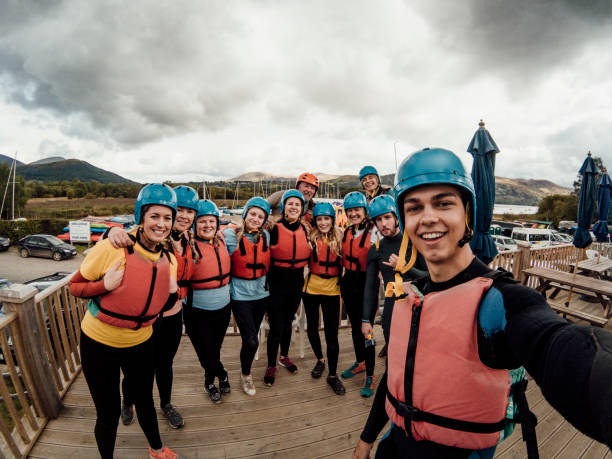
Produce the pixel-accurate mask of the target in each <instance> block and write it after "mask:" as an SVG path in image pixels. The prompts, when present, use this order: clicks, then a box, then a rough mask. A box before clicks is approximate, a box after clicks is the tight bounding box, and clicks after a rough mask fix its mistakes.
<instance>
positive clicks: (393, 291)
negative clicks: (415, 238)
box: [385, 230, 417, 298]
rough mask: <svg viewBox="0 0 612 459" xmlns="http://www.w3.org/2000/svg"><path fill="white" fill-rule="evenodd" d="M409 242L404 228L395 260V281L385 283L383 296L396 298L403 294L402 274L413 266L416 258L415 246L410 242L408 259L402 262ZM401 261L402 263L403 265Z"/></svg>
mask: <svg viewBox="0 0 612 459" xmlns="http://www.w3.org/2000/svg"><path fill="white" fill-rule="evenodd" d="M409 244H410V238H409V237H408V233H407V232H406V230H404V235H403V237H402V244H401V245H400V250H399V255H398V257H399V259H398V260H397V266H396V267H395V282H393V283H392V282H389V283H388V284H387V287H386V289H385V296H389V297H390V296H393V295H395V297H396V298H399V297H400V296H401V295H403V294H404V280H403V279H402V274H406V272H408V271H409V270H410V269H411V268H412V267H413V266H414V264H415V263H416V259H417V251H416V248H415V247H414V244H410V245H412V252H411V253H410V260H408V263H404V260H405V259H406V252H408V245H409ZM402 263H404V264H403V266H402ZM390 286H391V287H390Z"/></svg>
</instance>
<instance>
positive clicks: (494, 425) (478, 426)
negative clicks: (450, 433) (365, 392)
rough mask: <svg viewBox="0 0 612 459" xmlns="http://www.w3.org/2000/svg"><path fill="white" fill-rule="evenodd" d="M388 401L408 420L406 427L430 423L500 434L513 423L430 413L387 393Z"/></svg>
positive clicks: (463, 430)
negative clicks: (415, 423) (412, 424)
mask: <svg viewBox="0 0 612 459" xmlns="http://www.w3.org/2000/svg"><path fill="white" fill-rule="evenodd" d="M387 399H388V400H389V402H390V403H391V405H392V406H393V408H395V411H396V412H397V414H399V415H400V416H402V417H403V418H404V419H405V420H406V425H410V424H409V422H428V423H429V424H434V425H437V426H440V427H445V428H447V429H453V430H460V431H462V432H474V433H482V434H489V433H495V432H499V431H500V430H502V429H503V428H504V427H506V426H507V425H508V424H509V423H510V422H512V420H511V419H502V420H501V421H498V422H473V421H463V420H460V419H453V418H447V417H445V416H439V415H437V414H433V413H428V412H427V411H422V410H420V409H418V408H416V407H414V406H410V405H406V404H405V403H403V402H400V401H399V400H397V399H396V398H395V397H393V395H391V394H390V393H389V392H387Z"/></svg>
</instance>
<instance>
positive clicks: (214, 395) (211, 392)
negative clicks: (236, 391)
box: [204, 384, 221, 403]
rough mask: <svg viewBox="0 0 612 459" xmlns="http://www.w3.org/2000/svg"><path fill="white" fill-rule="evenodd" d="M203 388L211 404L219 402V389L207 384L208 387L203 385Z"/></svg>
mask: <svg viewBox="0 0 612 459" xmlns="http://www.w3.org/2000/svg"><path fill="white" fill-rule="evenodd" d="M204 387H205V389H206V393H207V394H208V396H209V397H210V401H211V402H213V403H220V402H221V392H219V389H217V386H215V385H214V384H209V385H208V386H206V385H205V386H204Z"/></svg>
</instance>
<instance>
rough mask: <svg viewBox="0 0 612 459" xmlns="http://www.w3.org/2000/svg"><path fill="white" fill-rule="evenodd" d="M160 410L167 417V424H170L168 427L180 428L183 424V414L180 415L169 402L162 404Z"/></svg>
mask: <svg viewBox="0 0 612 459" xmlns="http://www.w3.org/2000/svg"><path fill="white" fill-rule="evenodd" d="M162 411H163V413H164V416H166V418H168V424H170V427H172V428H173V429H180V428H181V427H183V426H184V425H185V421H183V416H181V413H179V412H178V411H176V408H174V407H173V406H172V405H171V404H170V403H168V404H167V405H166V406H163V407H162Z"/></svg>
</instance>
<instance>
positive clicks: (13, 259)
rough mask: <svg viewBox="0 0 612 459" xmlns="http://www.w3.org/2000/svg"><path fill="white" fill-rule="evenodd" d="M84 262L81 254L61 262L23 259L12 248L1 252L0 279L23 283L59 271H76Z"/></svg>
mask: <svg viewBox="0 0 612 459" xmlns="http://www.w3.org/2000/svg"><path fill="white" fill-rule="evenodd" d="M82 261H83V255H79V254H77V256H76V257H73V258H68V259H66V260H61V261H55V260H51V259H50V258H35V257H29V258H21V257H20V256H19V253H17V249H16V247H15V246H12V247H11V248H10V249H9V250H8V251H7V252H0V278H6V279H8V280H9V281H11V283H21V282H25V281H29V280H32V279H36V278H38V277H43V276H46V275H48V274H53V273H55V272H57V271H66V272H72V271H76V270H77V269H79V266H80V265H81V262H82Z"/></svg>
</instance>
